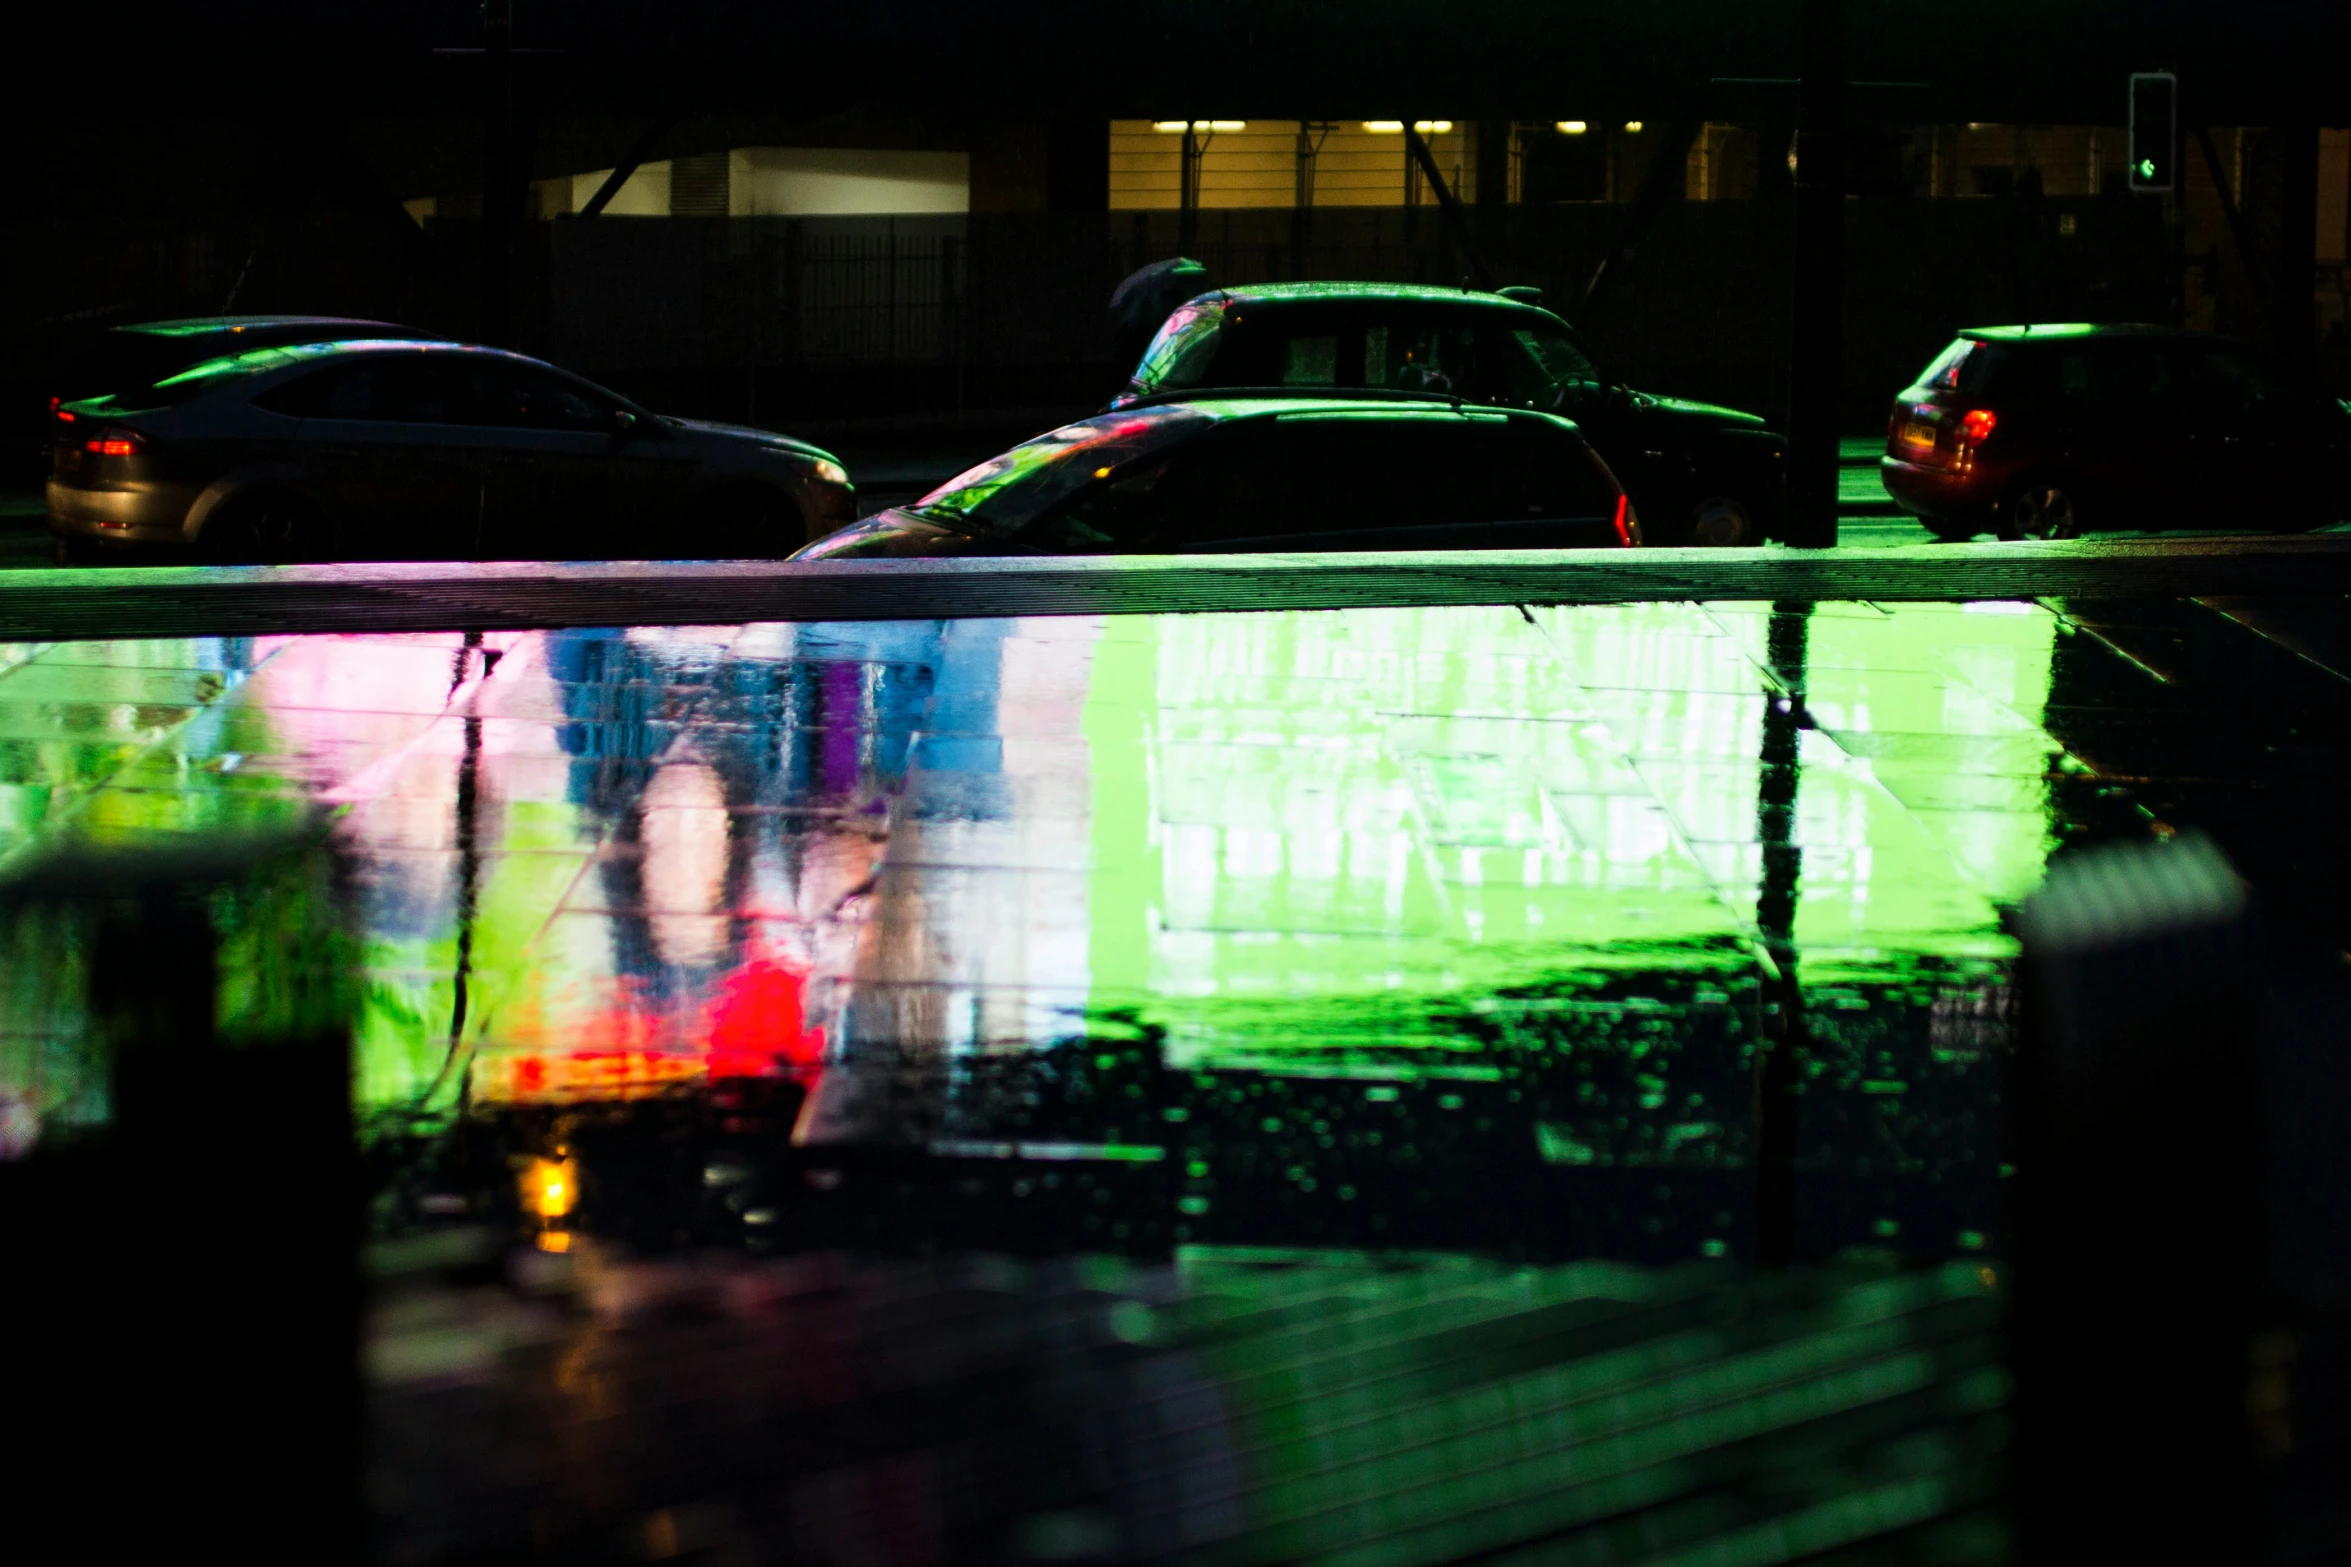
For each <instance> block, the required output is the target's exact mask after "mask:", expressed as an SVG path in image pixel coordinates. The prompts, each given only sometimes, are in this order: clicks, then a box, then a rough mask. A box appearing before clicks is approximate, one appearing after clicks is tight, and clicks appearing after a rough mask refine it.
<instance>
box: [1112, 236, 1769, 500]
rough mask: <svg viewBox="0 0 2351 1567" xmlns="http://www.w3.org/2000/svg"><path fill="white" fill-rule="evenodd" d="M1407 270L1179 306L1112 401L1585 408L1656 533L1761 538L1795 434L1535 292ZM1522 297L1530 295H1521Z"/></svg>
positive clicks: (1569, 412)
mask: <svg viewBox="0 0 2351 1567" xmlns="http://www.w3.org/2000/svg"><path fill="white" fill-rule="evenodd" d="M1533 292H1534V291H1533V290H1531V289H1529V290H1511V291H1509V292H1508V293H1507V294H1486V293H1478V292H1475V291H1471V290H1465V289H1450V288H1418V287H1413V286H1411V285H1409V284H1400V283H1263V284H1253V285H1251V286H1249V287H1247V288H1226V289H1217V290H1214V291H1212V292H1210V293H1206V294H1202V295H1200V296H1199V297H1198V298H1196V299H1193V300H1191V301H1190V302H1188V303H1186V304H1184V305H1182V306H1179V307H1178V308H1177V309H1176V310H1175V311H1174V312H1173V313H1172V314H1171V315H1169V317H1168V318H1167V322H1166V324H1165V325H1164V326H1162V327H1161V328H1160V329H1159V335H1158V336H1157V337H1155V338H1153V339H1152V340H1151V346H1150V347H1149V348H1147V349H1146V350H1144V353H1143V358H1142V362H1141V363H1140V364H1138V365H1137V366H1136V367H1135V372H1134V375H1133V377H1132V379H1130V380H1129V381H1128V383H1127V387H1126V390H1125V392H1124V393H1123V394H1121V396H1120V397H1119V398H1118V399H1117V401H1115V402H1113V403H1112V405H1111V406H1112V407H1114V408H1118V407H1125V406H1127V405H1129V404H1131V403H1134V402H1136V401H1139V400H1142V399H1146V398H1161V397H1168V396H1182V395H1188V394H1191V393H1195V392H1214V393H1216V394H1217V395H1220V396H1222V395H1230V394H1231V393H1233V392H1240V391H1260V390H1262V391H1269V392H1278V393H1280V394H1281V395H1283V396H1288V397H1298V396H1313V395H1315V394H1317V393H1318V392H1328V393H1330V394H1333V395H1338V396H1345V395H1347V394H1348V393H1349V392H1351V391H1356V390H1361V389H1370V390H1380V389H1385V390H1387V391H1389V392H1391V393H1394V392H1405V393H1417V394H1422V395H1428V394H1435V395H1439V396H1444V397H1454V398H1460V399H1462V400H1463V401H1465V402H1469V403H1475V404H1484V405H1487V406H1490V407H1498V408H1532V409H1537V410H1540V411H1542V412H1545V413H1554V414H1560V415H1563V416H1565V417H1566V418H1569V419H1572V420H1574V421H1575V422H1576V425H1577V426H1578V427H1579V428H1580V429H1581V430H1582V431H1583V432H1584V437H1585V439H1587V440H1589V441H1590V442H1591V443H1592V448H1593V450H1595V451H1597V452H1598V453H1599V454H1600V456H1601V457H1602V458H1603V459H1604V460H1605V461H1606V462H1607V464H1608V466H1609V467H1610V469H1612V470H1613V471H1614V472H1615V474H1616V476H1617V477H1618V478H1619V479H1621V480H1622V481H1623V483H1624V487H1625V490H1626V491H1627V492H1628V493H1629V494H1630V495H1631V496H1632V499H1633V505H1634V507H1635V509H1636V510H1638V511H1639V513H1640V515H1641V521H1642V523H1643V526H1644V536H1645V538H1646V539H1647V541H1648V542H1649V543H1651V544H1757V543H1761V542H1762V541H1763V540H1764V539H1765V538H1767V537H1769V536H1771V535H1772V534H1773V533H1775V532H1776V531H1777V530H1778V527H1779V522H1780V517H1781V515H1782V512H1783V510H1784V508H1785V498H1786V492H1785V483H1784V474H1785V459H1786V453H1787V442H1786V441H1785V440H1784V439H1783V438H1782V437H1781V436H1779V435H1778V434H1776V433H1774V432H1773V431H1771V430H1769V429H1767V428H1765V426H1764V423H1763V421H1762V420H1761V419H1759V418H1757V417H1755V416H1754V415H1753V414H1744V413H1739V412H1737V411H1735V410H1733V409H1729V408H1717V407H1714V406H1712V405H1710V404H1707V403H1694V402H1687V401H1684V400H1682V399H1680V398H1673V397H1659V396H1656V395H1655V394H1653V393H1649V392H1637V391H1634V390H1633V389H1632V388H1630V387H1628V386H1625V385H1623V384H1622V383H1620V382H1618V381H1617V380H1615V379H1614V378H1613V377H1611V376H1610V375H1609V374H1608V373H1607V372H1606V371H1605V370H1604V369H1603V368H1602V367H1601V366H1600V363H1599V361H1598V360H1597V359H1596V358H1595V357H1594V356H1593V354H1592V352H1591V350H1590V349H1588V348H1587V347H1585V345H1584V344H1583V342H1582V340H1581V339H1579V338H1578V337H1577V336H1576V334H1575V330H1574V329H1573V328H1572V327H1570V326H1569V325H1568V324H1567V323H1566V322H1565V321H1562V320H1561V319H1560V318H1559V317H1557V316H1555V315H1553V314H1552V313H1551V312H1550V311H1548V310H1543V309H1540V308H1538V307H1537V306H1535V305H1534V304H1532V303H1530V302H1528V299H1527V298H1526V297H1524V296H1527V295H1531V294H1532V293H1533ZM1513 296H1518V297H1513Z"/></svg>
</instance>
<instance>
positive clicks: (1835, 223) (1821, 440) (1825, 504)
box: [1784, 0, 1845, 549]
mask: <svg viewBox="0 0 2351 1567" xmlns="http://www.w3.org/2000/svg"><path fill="white" fill-rule="evenodd" d="M1803 69H1804V79H1803V84H1802V88H1801V90H1800V93H1799V96H1798V108H1797V115H1798V124H1797V130H1796V258H1795V259H1796V290H1795V309H1794V312H1793V314H1794V329H1795V330H1794V341H1793V344H1792V347H1791V351H1790V355H1789V367H1788V369H1789V374H1788V520H1787V525H1786V528H1785V531H1784V537H1785V538H1786V540H1787V542H1788V543H1790V544H1795V545H1803V546H1807V547H1811V548H1816V549H1825V548H1827V547H1829V546H1832V545H1834V544H1835V543H1836V542H1837V433H1838V419H1837V394H1838V387H1837V380H1838V376H1837V372H1838V361H1839V359H1840V357H1841V355H1842V352H1843V340H1844V330H1843V329H1844V281H1845V279H1844V249H1845V158H1844V138H1845V0H1804V31H1803Z"/></svg>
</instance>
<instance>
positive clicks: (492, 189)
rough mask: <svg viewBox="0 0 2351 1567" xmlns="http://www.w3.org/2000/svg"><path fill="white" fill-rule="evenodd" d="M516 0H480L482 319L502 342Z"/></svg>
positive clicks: (509, 288)
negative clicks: (481, 3)
mask: <svg viewBox="0 0 2351 1567" xmlns="http://www.w3.org/2000/svg"><path fill="white" fill-rule="evenodd" d="M513 272H514V0H484V4H483V6H482V319H481V337H482V341H483V342H485V343H495V344H500V345H503V344H505V342H506V340H507V338H508V337H509V336H510V335H511V333H512V328H513V317H514V277H513Z"/></svg>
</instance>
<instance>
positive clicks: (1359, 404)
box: [1078, 388, 1550, 424]
mask: <svg viewBox="0 0 2351 1567" xmlns="http://www.w3.org/2000/svg"><path fill="white" fill-rule="evenodd" d="M1529 412H1530V410H1527V409H1524V408H1488V407H1485V406H1484V405H1482V404H1478V405H1468V406H1465V405H1464V404H1463V403H1462V401H1461V399H1459V398H1457V397H1426V398H1422V397H1349V396H1346V395H1345V394H1344V393H1341V394H1339V395H1337V396H1324V397H1317V396H1312V395H1308V396H1304V397H1285V396H1281V395H1279V394H1276V393H1256V394H1250V393H1243V394H1240V395H1235V394H1234V393H1232V392H1230V391H1222V390H1217V389H1213V388H1210V389H1204V390H1202V391H1200V392H1197V393H1192V392H1181V391H1179V392H1167V393H1162V394H1161V395H1160V396H1159V397H1157V398H1155V399H1153V400H1152V401H1150V402H1147V403H1137V404H1135V405H1134V406H1132V407H1128V408H1120V409H1115V410H1112V411H1111V412H1108V413H1099V414H1096V415H1094V416H1093V417H1092V418H1090V419H1081V420H1079V421H1078V423H1080V424H1093V423H1096V422H1098V421H1102V420H1112V419H1152V420H1159V419H1171V418H1184V419H1197V418H1198V417H1199V416H1200V415H1202V414H1205V415H1207V416H1208V417H1209V418H1210V419H1213V420H1215V421H1217V422H1218V423H1220V424H1222V423H1231V422H1233V421H1235V420H1240V419H1264V418H1279V417H1280V416H1281V415H1283V414H1294V413H1312V414H1329V413H1344V414H1350V415H1352V414H1383V413H1384V414H1398V415H1409V416H1412V417H1416V418H1418V417H1425V416H1427V415H1429V414H1433V413H1447V414H1449V413H1470V414H1477V415H1481V416H1487V417H1490V416H1492V415H1495V414H1506V415H1513V416H1515V415H1522V414H1527V413H1529ZM1539 417H1542V418H1545V419H1549V418H1550V416H1549V415H1541V416H1539Z"/></svg>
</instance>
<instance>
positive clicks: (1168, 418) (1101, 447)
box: [909, 407, 1215, 534]
mask: <svg viewBox="0 0 2351 1567" xmlns="http://www.w3.org/2000/svg"><path fill="white" fill-rule="evenodd" d="M1213 423H1215V419H1214V418H1213V417H1212V416H1211V415H1209V414H1207V413H1204V412H1202V411H1201V410H1199V409H1197V408H1184V407H1175V408H1161V409H1154V410H1152V411H1151V412H1150V413H1148V414H1142V413H1134V414H1104V415H1102V416H1101V417H1100V418H1096V419H1087V420H1083V421H1081V422H1079V423H1077V424H1070V425H1063V426H1062V427H1061V428H1060V429H1058V430H1054V431H1051V432H1049V433H1048V434H1045V435H1040V436H1038V437H1037V438H1036V439H1035V440H1031V441H1023V442H1022V443H1021V444H1020V445H1018V446H1015V447H1014V448H1013V449H1012V450H1010V451H1008V452H1006V453H1005V454H1004V455H1003V456H1001V457H991V458H989V459H988V460H987V461H986V462H984V463H981V464H980V465H979V466H978V467H976V468H973V469H970V470H969V471H967V472H964V473H960V474H957V475H956V476H955V477H954V478H952V479H949V480H948V481H947V482H946V483H945V484H942V485H940V486H939V487H938V488H937V489H935V490H933V491H931V493H930V494H928V495H926V496H924V497H923V498H922V499H921V500H918V501H916V502H915V503H914V505H913V506H912V507H911V508H909V509H910V510H912V511H915V512H918V513H920V514H922V515H924V516H926V517H934V518H938V519H939V520H941V521H946V522H954V523H963V524H972V525H977V526H978V527H979V528H980V529H981V530H983V531H985V532H988V533H995V534H1003V533H1010V532H1012V531H1014V530H1015V529H1017V528H1019V527H1021V526H1022V525H1024V524H1025V523H1027V522H1028V521H1030V520H1031V519H1032V518H1034V517H1035V516H1036V515H1037V514H1038V513H1040V512H1042V511H1044V510H1045V509H1046V508H1047V507H1049V506H1052V505H1054V504H1056V503H1058V502H1060V501H1062V500H1064V499H1066V498H1067V497H1069V496H1071V495H1074V494H1076V493H1077V492H1078V491H1079V490H1081V489H1083V488H1085V487H1086V486H1087V485H1089V484H1094V483H1097V482H1099V481H1102V480H1106V479H1109V478H1110V477H1112V475H1113V474H1115V473H1116V472H1117V470H1119V469H1120V468H1123V467H1125V466H1126V465H1128V464H1130V463H1132V462H1134V461H1136V460H1137V459H1139V458H1145V457H1151V456H1156V455H1158V454H1160V453H1163V452H1167V451H1171V450H1173V449H1174V448H1175V447H1177V446H1180V445H1182V444H1183V443H1184V442H1185V441H1187V440H1189V439H1191V437H1192V436H1194V435H1195V434H1197V433H1199V432H1200V431H1201V430H1203V429H1205V428H1206V427H1207V426H1209V425H1211V424H1213Z"/></svg>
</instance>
